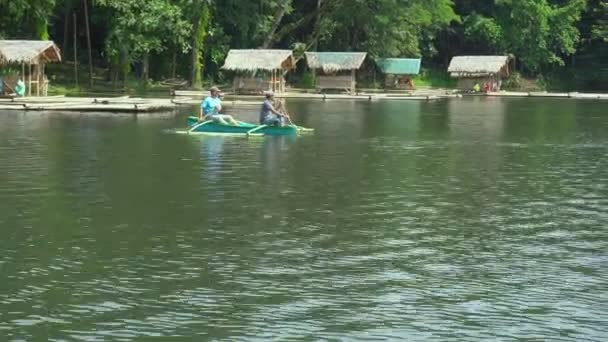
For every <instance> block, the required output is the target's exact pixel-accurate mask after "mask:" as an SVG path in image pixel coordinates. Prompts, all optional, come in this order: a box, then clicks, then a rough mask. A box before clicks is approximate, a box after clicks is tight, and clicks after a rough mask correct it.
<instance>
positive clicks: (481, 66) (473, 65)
mask: <svg viewBox="0 0 608 342" xmlns="http://www.w3.org/2000/svg"><path fill="white" fill-rule="evenodd" d="M508 64H509V56H456V57H454V58H452V61H451V62H450V66H449V67H448V72H449V73H450V75H451V76H452V77H482V76H489V75H495V74H498V73H500V72H502V71H504V69H505V67H507V66H508Z"/></svg>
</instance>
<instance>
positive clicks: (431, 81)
mask: <svg viewBox="0 0 608 342" xmlns="http://www.w3.org/2000/svg"><path fill="white" fill-rule="evenodd" d="M414 84H415V85H416V88H428V87H432V88H454V87H456V79H454V78H452V77H450V75H449V74H448V73H447V72H446V71H445V70H442V69H441V68H439V67H435V68H432V69H430V68H423V69H422V70H421V71H420V75H418V76H416V77H414Z"/></svg>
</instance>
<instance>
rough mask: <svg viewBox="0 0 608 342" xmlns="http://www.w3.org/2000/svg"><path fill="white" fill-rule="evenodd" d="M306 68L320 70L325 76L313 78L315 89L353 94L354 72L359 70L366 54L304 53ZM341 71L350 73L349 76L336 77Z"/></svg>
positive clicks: (354, 87)
mask: <svg viewBox="0 0 608 342" xmlns="http://www.w3.org/2000/svg"><path fill="white" fill-rule="evenodd" d="M305 55H306V62H307V63H308V67H309V68H311V69H313V70H316V69H321V70H323V72H324V73H325V74H326V75H321V76H318V77H316V78H315V88H316V89H317V90H319V91H321V90H323V89H339V90H344V91H346V92H348V93H353V92H355V89H356V86H357V82H356V71H357V70H358V69H359V68H361V65H362V64H363V61H365V57H367V53H365V52H305ZM341 71H350V75H345V74H344V73H342V75H338V73H339V72H341Z"/></svg>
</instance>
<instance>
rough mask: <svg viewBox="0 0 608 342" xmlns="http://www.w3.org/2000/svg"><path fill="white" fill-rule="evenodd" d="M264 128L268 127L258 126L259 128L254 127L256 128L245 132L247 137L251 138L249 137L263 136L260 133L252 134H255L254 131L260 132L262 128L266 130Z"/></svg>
mask: <svg viewBox="0 0 608 342" xmlns="http://www.w3.org/2000/svg"><path fill="white" fill-rule="evenodd" d="M266 127H268V126H267V125H260V126H258V127H256V128H253V129H250V130H248V131H247V136H251V135H264V134H262V133H255V134H254V133H253V132H255V131H259V130H261V129H262V128H266Z"/></svg>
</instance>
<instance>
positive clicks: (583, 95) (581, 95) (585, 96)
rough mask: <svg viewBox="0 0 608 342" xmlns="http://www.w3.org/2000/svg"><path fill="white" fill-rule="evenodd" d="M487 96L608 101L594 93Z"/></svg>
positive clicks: (493, 93)
mask: <svg viewBox="0 0 608 342" xmlns="http://www.w3.org/2000/svg"><path fill="white" fill-rule="evenodd" d="M483 95H486V96H496V97H545V98H564V99H579V100H608V94H599V93H598V94H594V93H578V92H571V93H548V92H545V91H540V92H539V91H537V92H515V91H500V92H490V93H487V94H483Z"/></svg>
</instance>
